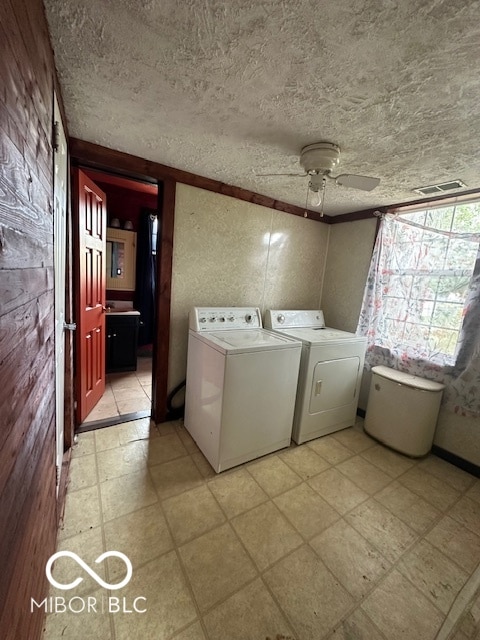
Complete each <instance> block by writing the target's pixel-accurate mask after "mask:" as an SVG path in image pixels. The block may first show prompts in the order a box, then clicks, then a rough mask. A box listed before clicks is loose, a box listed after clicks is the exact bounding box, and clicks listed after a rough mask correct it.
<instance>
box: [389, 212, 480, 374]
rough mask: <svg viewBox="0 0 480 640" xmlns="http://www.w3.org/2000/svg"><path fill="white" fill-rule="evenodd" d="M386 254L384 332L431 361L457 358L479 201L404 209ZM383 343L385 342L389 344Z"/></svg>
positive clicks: (475, 243)
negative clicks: (409, 210) (433, 207)
mask: <svg viewBox="0 0 480 640" xmlns="http://www.w3.org/2000/svg"><path fill="white" fill-rule="evenodd" d="M398 218H399V220H398V221H399V222H404V224H396V225H395V228H394V230H393V234H392V246H391V250H390V251H389V252H388V254H387V257H386V264H385V269H386V273H385V275H386V276H387V282H386V287H385V290H384V295H383V316H384V331H383V332H382V333H384V335H386V336H388V340H387V342H388V343H389V344H391V343H392V342H394V343H395V344H396V345H397V348H398V346H404V347H405V348H406V350H407V351H412V350H413V351H415V352H417V353H419V354H422V355H423V356H424V357H428V358H429V359H432V360H433V361H435V360H438V359H439V358H440V359H443V360H444V361H445V363H446V364H453V362H454V357H455V350H456V346H457V342H458V337H459V332H460V329H461V327H462V321H463V311H464V307H465V300H466V297H467V293H468V288H469V284H470V280H471V277H472V273H473V268H474V265H475V260H476V257H477V253H478V240H477V241H472V239H471V238H470V237H469V234H472V233H474V232H475V231H477V232H479V231H480V205H479V204H478V203H477V204H474V205H472V204H468V205H459V206H457V207H445V208H441V209H433V210H432V209H430V210H426V211H417V212H415V213H407V214H400V216H399V217H398ZM384 346H387V345H386V344H385V345H384Z"/></svg>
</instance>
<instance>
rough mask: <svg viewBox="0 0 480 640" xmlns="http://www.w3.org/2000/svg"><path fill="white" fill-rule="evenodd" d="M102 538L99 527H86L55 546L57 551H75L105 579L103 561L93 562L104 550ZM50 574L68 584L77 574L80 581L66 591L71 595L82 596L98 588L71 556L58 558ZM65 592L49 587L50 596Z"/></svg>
mask: <svg viewBox="0 0 480 640" xmlns="http://www.w3.org/2000/svg"><path fill="white" fill-rule="evenodd" d="M105 550H106V549H105V547H104V544H103V538H102V529H101V527H95V528H94V529H88V531H84V532H83V533H79V534H78V535H76V536H72V537H71V538H67V539H66V540H61V541H60V542H59V544H58V546H57V551H72V552H73V553H76V554H77V555H78V556H80V558H82V560H83V561H84V562H86V563H87V564H88V565H89V566H90V567H92V568H93V569H94V571H95V573H97V574H98V575H99V576H100V577H101V578H103V579H104V580H105V577H106V573H105V563H104V562H102V563H100V564H95V560H96V559H97V558H98V557H99V556H100V555H101V554H102V553H103V552H104V551H105ZM52 575H53V577H54V579H55V580H57V581H58V582H60V583H61V584H64V585H65V584H69V583H71V582H73V581H74V580H76V579H77V578H78V577H79V576H80V577H81V578H82V582H81V583H80V584H79V585H78V586H76V587H75V588H74V589H73V590H72V591H68V593H69V594H70V596H71V597H73V596H75V597H76V596H84V595H85V594H89V593H93V592H94V591H97V590H98V583H97V581H96V580H94V579H93V578H92V577H91V576H90V575H89V574H88V573H86V572H85V571H83V569H81V568H80V567H79V566H78V564H77V562H76V561H75V560H74V559H73V558H68V557H62V558H58V559H57V560H56V561H55V563H54V565H53V571H52ZM66 593H67V592H66V591H64V590H62V589H57V588H54V587H52V588H51V589H50V594H49V595H51V596H54V597H55V596H61V597H62V596H63V597H65V594H66Z"/></svg>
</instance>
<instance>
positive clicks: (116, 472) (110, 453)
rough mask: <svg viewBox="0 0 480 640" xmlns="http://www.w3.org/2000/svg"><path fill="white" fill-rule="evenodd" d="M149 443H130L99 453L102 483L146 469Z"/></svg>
mask: <svg viewBox="0 0 480 640" xmlns="http://www.w3.org/2000/svg"><path fill="white" fill-rule="evenodd" d="M146 452H147V443H146V442H144V441H138V442H130V443H129V444H126V445H124V446H121V447H117V448H116V449H106V450H105V451H99V452H98V453H97V461H98V475H99V478H100V482H105V481H106V480H111V479H112V478H119V477H120V476H124V475H127V474H129V473H135V472H138V471H141V470H142V469H145V467H146V464H147V461H146Z"/></svg>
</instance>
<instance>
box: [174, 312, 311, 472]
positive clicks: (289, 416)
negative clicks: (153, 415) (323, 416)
mask: <svg viewBox="0 0 480 640" xmlns="http://www.w3.org/2000/svg"><path fill="white" fill-rule="evenodd" d="M301 349H302V346H301V343H300V341H298V340H295V339H292V338H289V337H288V336H281V335H279V334H278V333H274V332H272V331H266V330H265V329H263V328H262V318H261V315H260V310H259V309H257V308H251V307H248V308H247V307H245V308H244V307H222V308H218V307H217V308H204V307H195V308H193V309H192V310H191V311H190V330H189V336H188V358H187V385H186V394H185V427H186V429H187V430H188V432H189V433H190V434H191V436H192V438H193V439H194V440H195V442H196V443H197V445H198V447H199V448H200V450H201V451H202V453H203V454H204V456H205V457H206V458H207V460H208V461H209V463H210V464H211V465H212V467H213V468H214V470H215V471H216V472H217V473H218V472H219V471H224V470H225V469H229V468H231V467H234V466H236V465H239V464H241V463H243V462H247V461H248V460H253V459H254V458H259V457H260V456H263V455H266V454H267V453H271V452H272V451H276V450H278V449H282V448H283V447H288V446H289V445H290V441H291V435H292V421H293V411H294V407H295V395H296V390H297V380H298V371H299V365H300V353H301Z"/></svg>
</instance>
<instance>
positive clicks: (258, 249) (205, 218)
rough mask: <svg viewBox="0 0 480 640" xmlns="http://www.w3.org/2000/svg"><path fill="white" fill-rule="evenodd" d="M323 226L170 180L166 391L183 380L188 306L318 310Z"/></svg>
mask: <svg viewBox="0 0 480 640" xmlns="http://www.w3.org/2000/svg"><path fill="white" fill-rule="evenodd" d="M328 235H329V225H327V224H321V223H319V222H315V221H313V220H308V219H306V218H302V217H299V216H293V215H291V214H288V213H283V212H281V211H275V210H273V209H268V208H266V207H262V206H260V205H256V204H251V203H248V202H244V201H242V200H237V199H235V198H231V197H229V196H224V195H221V194H217V193H212V192H209V191H204V190H202V189H197V188H195V187H190V186H187V185H183V184H177V192H176V204H175V227H174V241H173V277H172V300H171V325H170V326H171V334H170V357H169V360H170V363H169V389H172V388H173V387H174V386H175V385H176V384H178V383H179V382H181V381H182V380H183V379H184V378H185V370H186V354H187V339H188V312H189V310H190V308H191V307H193V306H223V305H229V306H257V307H260V309H261V311H262V313H263V312H264V311H265V310H266V309H270V308H300V309H301V308H312V309H315V308H318V306H319V303H320V297H321V286H322V280H323V273H324V265H325V259H326V251H327V244H328Z"/></svg>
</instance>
